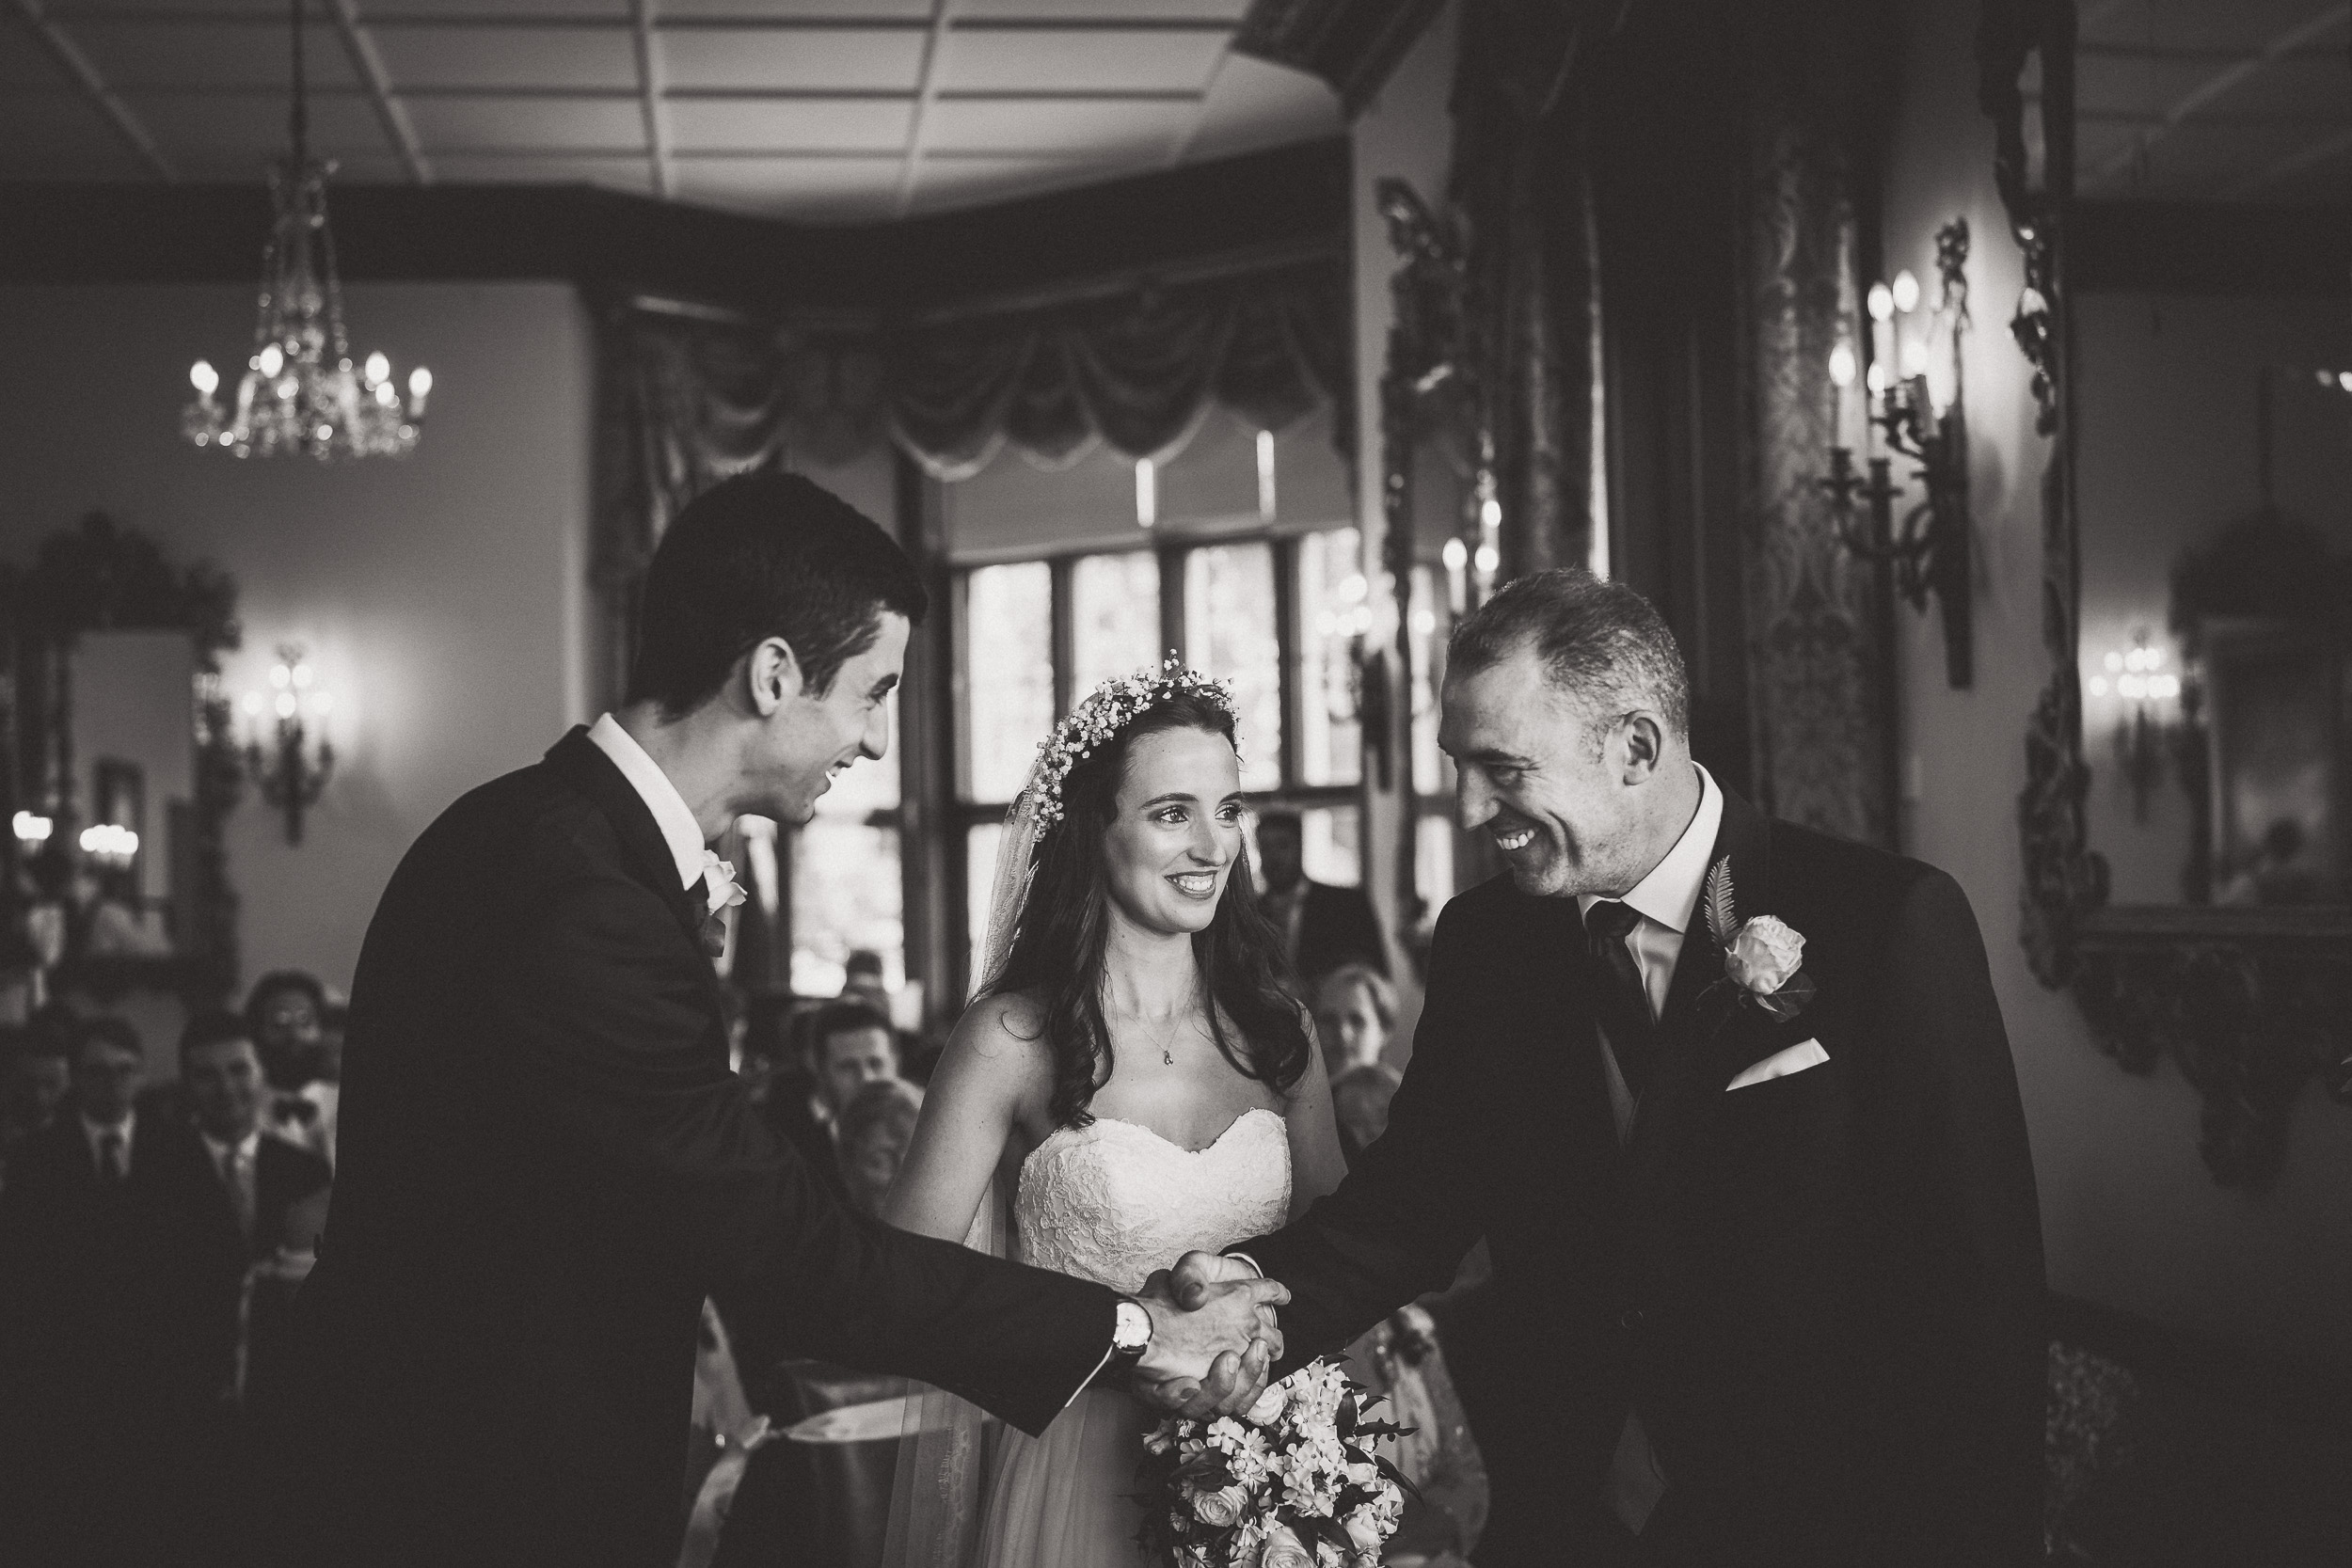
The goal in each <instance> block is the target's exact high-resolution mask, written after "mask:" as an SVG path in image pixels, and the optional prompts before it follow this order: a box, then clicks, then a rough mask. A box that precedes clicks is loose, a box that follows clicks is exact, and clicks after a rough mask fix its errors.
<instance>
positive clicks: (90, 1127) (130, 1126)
mask: <svg viewBox="0 0 2352 1568" xmlns="http://www.w3.org/2000/svg"><path fill="white" fill-rule="evenodd" d="M75 1119H76V1120H78V1121H80V1122H81V1124H82V1136H83V1137H84V1138H85V1139H87V1141H88V1143H89V1148H90V1153H92V1154H93V1155H95V1154H96V1153H97V1152H98V1145H99V1141H100V1140H101V1139H103V1138H104V1137H105V1136H106V1134H107V1133H109V1132H119V1133H120V1134H121V1135H122V1148H123V1151H124V1152H125V1153H126V1154H128V1153H129V1151H130V1148H131V1134H132V1133H133V1132H135V1131H137V1129H138V1120H139V1113H138V1111H137V1110H136V1108H134V1109H132V1110H128V1111H125V1112H124V1113H123V1114H122V1119H121V1120H120V1121H92V1120H90V1118H89V1117H88V1116H87V1114H85V1113H82V1112H76V1113H75Z"/></svg>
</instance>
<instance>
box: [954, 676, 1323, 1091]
mask: <svg viewBox="0 0 2352 1568" xmlns="http://www.w3.org/2000/svg"><path fill="white" fill-rule="evenodd" d="M1185 729H1192V730H1205V731H1207V732H1209V733H1210V734H1212V735H1216V736H1221V737H1223V738H1224V740H1225V741H1226V742H1227V743H1228V744H1232V740H1233V720H1232V715H1231V714H1230V713H1228V712H1226V710H1225V709H1224V708H1223V707H1221V706H1219V705H1216V703H1213V702H1211V701H1209V700H1207V699H1206V698H1202V697H1199V696H1195V695H1194V694H1192V693H1191V692H1188V691H1184V690H1182V689H1179V690H1175V691H1171V692H1170V693H1169V694H1168V695H1167V696H1166V697H1163V698H1162V699H1161V700H1160V701H1158V702H1157V703H1154V704H1153V705H1152V706H1150V707H1148V708H1146V709H1144V710H1143V712H1141V713H1140V714H1138V715H1136V717H1135V718H1134V719H1132V720H1130V721H1128V722H1127V723H1126V724H1125V725H1123V726H1121V727H1120V730H1119V732H1118V733H1117V734H1116V735H1115V736H1112V737H1111V738H1110V739H1109V740H1108V741H1106V742H1104V744H1103V745H1102V746H1101V747H1099V748H1098V749H1096V750H1095V751H1094V752H1092V753H1091V754H1090V755H1089V756H1088V757H1087V758H1086V759H1085V760H1084V761H1082V762H1080V763H1079V764H1078V765H1077V766H1076V767H1075V768H1072V769H1071V770H1070V773H1069V776H1068V777H1067V778H1065V779H1064V780H1063V781H1062V818H1061V820H1060V821H1059V822H1057V823H1055V824H1054V825H1053V826H1052V827H1051V828H1050V829H1048V830H1047V831H1046V832H1045V836H1044V837H1043V839H1042V840H1041V841H1040V843H1039V845H1038V850H1037V874H1036V877H1035V878H1034V879H1032V880H1031V882H1030V884H1029V893H1028V897H1027V898H1026V899H1025V900H1024V902H1023V905H1022V920H1021V928H1020V930H1019V932H1018V933H1017V934H1016V935H1015V936H1014V938H1013V942H1012V951H1011V952H1010V953H1009V954H1007V955H1006V957H1005V967H1004V969H1003V971H1002V972H1001V973H1000V974H997V975H996V976H995V977H994V979H993V980H992V981H991V982H990V984H989V987H988V990H987V991H986V994H987V995H990V996H1011V995H1015V994H1030V995H1033V996H1035V997H1036V998H1038V999H1039V1000H1040V1001H1041V1003H1042V1004H1043V1007H1044V1017H1043V1020H1042V1032H1043V1035H1044V1038H1045V1041H1046V1044H1047V1046H1048V1048H1049V1049H1050V1050H1051V1051H1052V1053H1053V1059H1054V1090H1053V1096H1052V1099H1051V1100H1050V1101H1049V1102H1048V1105H1049V1109H1050V1110H1051V1112H1052V1115H1053V1117H1054V1124H1055V1125H1056V1126H1057V1127H1084V1126H1086V1125H1087V1124H1088V1123H1089V1122H1091V1121H1092V1120H1093V1119H1094V1117H1093V1115H1092V1114H1091V1113H1090V1112H1089V1110H1088V1109H1087V1107H1088V1105H1089V1103H1090V1102H1091V1101H1093V1099H1094V1090H1095V1085H1096V1084H1097V1083H1098V1082H1099V1081H1104V1080H1107V1079H1108V1078H1109V1077H1110V1073H1111V1066H1112V1054H1111V1037H1110V1029H1109V1027H1108V1026H1107V1025H1106V1024H1105V1023H1104V1020H1103V949H1104V943H1105V942H1106V941H1107V940H1108V937H1109V932H1110V908H1109V905H1110V895H1109V893H1108V891H1107V882H1108V879H1107V877H1106V875H1105V870H1106V868H1105V866H1104V854H1103V841H1104V836H1105V835H1106V834H1107V833H1108V832H1110V828H1111V823H1112V821H1113V819H1114V818H1115V817H1116V816H1117V814H1118V798H1119V787H1120V784H1122V783H1123V782H1124V781H1125V779H1126V776H1127V757H1128V753H1129V752H1130V751H1131V750H1132V749H1133V748H1134V745H1135V743H1136V741H1137V740H1138V739H1140V738H1142V737H1143V736H1147V735H1157V734H1159V733H1160V732H1162V731H1164V730H1185ZM1192 952H1193V958H1194V959H1195V960H1196V961H1197V962H1198V963H1199V965H1200V981H1201V989H1202V990H1204V991H1205V992H1206V993H1207V995H1206V997H1205V998H1204V1000H1206V1001H1208V1002H1209V1003H1211V1004H1212V1005H1211V1006H1209V1007H1208V1008H1207V1012H1208V1016H1209V1031H1210V1036H1211V1037H1212V1038H1214V1039H1215V1040H1216V1048H1217V1050H1218V1052H1219V1053H1222V1054H1223V1055H1224V1057H1225V1059H1226V1060H1227V1061H1228V1062H1230V1063H1232V1067H1233V1070H1234V1071H1236V1072H1238V1073H1240V1074H1241V1075H1242V1076H1243V1077H1245V1078H1254V1079H1256V1080H1257V1081H1258V1082H1260V1083H1262V1084H1264V1085H1268V1086H1270V1087H1272V1088H1273V1089H1275V1090H1276V1091H1277V1092H1279V1093H1287V1092H1289V1090H1290V1088H1291V1086H1292V1085H1295V1084H1296V1083H1297V1082H1298V1080H1299V1078H1300V1077H1301V1076H1302V1075H1303V1074H1304V1073H1305V1072H1306V1070H1307V1056H1308V1053H1309V1051H1310V1049H1311V1047H1310V1046H1309V1044H1308V1041H1307V1025H1306V1019H1305V1011H1304V1009H1303V1008H1302V1007H1301V1006H1299V1004H1298V1003H1297V1001H1296V1000H1295V999H1294V998H1293V997H1292V995H1291V994H1290V992H1289V991H1287V990H1284V989H1283V986H1282V983H1281V971H1282V968H1283V961H1282V958H1281V947H1280V943H1279V942H1278V941H1277V940H1276V937H1275V934H1274V927H1273V926H1272V924H1271V923H1269V922H1268V921H1267V919H1266V917H1265V915H1264V914H1263V912H1262V911H1260V910H1259V908H1258V895H1257V885H1256V882H1255V880H1254V879H1252V877H1251V875H1250V867H1249V860H1248V856H1247V855H1240V856H1236V857H1235V858H1234V861H1233V864H1232V870H1231V871H1229V872H1228V873H1227V874H1226V879H1225V891H1224V895H1223V896H1221V897H1220V898H1218V900H1217V904H1216V915H1215V916H1213V917H1212V918H1211V919H1210V921H1209V924H1208V927H1207V928H1206V929H1205V930H1200V931H1196V932H1194V933H1193V937H1192ZM1228 1020H1230V1021H1231V1022H1232V1026H1233V1028H1234V1029H1236V1030H1238V1031H1239V1032H1240V1035H1241V1037H1240V1038H1239V1039H1234V1038H1233V1037H1232V1035H1231V1034H1230V1033H1229V1031H1228V1030H1227V1028H1226V1022H1227V1021H1228Z"/></svg>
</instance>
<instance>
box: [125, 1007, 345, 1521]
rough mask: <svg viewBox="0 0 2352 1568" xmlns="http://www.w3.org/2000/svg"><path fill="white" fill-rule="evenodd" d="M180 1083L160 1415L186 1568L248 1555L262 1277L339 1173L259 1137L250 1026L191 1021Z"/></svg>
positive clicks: (306, 1232) (292, 1249) (293, 1243)
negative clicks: (171, 1452)
mask: <svg viewBox="0 0 2352 1568" xmlns="http://www.w3.org/2000/svg"><path fill="white" fill-rule="evenodd" d="M180 1076H181V1078H182V1080H183V1083H184V1084H185V1085H187V1098H188V1102H189V1105H190V1107H191V1109H192V1110H193V1111H194V1114H195V1122H196V1126H195V1136H194V1137H193V1138H191V1139H188V1140H186V1141H185V1142H184V1143H183V1144H182V1145H181V1146H180V1148H178V1149H176V1150H174V1151H173V1153H174V1156H175V1157H173V1158H171V1159H170V1160H169V1161H168V1163H167V1165H166V1167H165V1168H164V1169H163V1170H161V1171H159V1173H158V1175H159V1179H160V1180H162V1181H163V1182H164V1183H165V1184H166V1185H167V1188H168V1189H169V1190H168V1192H167V1195H166V1196H167V1202H168V1206H169V1212H170V1215H171V1225H172V1227H173V1228H172V1234H171V1235H170V1236H169V1237H168V1238H167V1246H168V1249H169V1254H170V1257H169V1263H170V1274H171V1288H170V1291H169V1292H168V1295H167V1303H168V1309H169V1314H170V1322H169V1324H168V1326H167V1342H168V1344H169V1346H170V1354H171V1355H172V1360H173V1366H172V1374H173V1375H172V1378H171V1389H170V1398H169V1400H168V1409H167V1412H164V1413H163V1414H165V1416H166V1418H167V1419H168V1420H169V1421H170V1422H171V1423H172V1431H173V1437H174V1442H173V1447H174V1449H176V1450H177V1452H176V1461H177V1463H175V1464H174V1465H172V1467H171V1471H170V1474H171V1477H172V1480H173V1481H174V1482H175V1484H174V1485H173V1486H172V1487H171V1496H170V1504H169V1511H168V1513H167V1541H168V1544H169V1546H170V1549H171V1551H172V1553H173V1554H174V1560H176V1561H181V1562H187V1563H191V1564H194V1563H221V1564H228V1563H234V1562H242V1561H244V1560H246V1559H247V1558H248V1557H249V1556H250V1555H251V1552H252V1548H253V1545H254V1542H253V1540H252V1537H251V1533H250V1532H251V1528H252V1521H253V1520H254V1519H255V1518H256V1517H257V1516H258V1514H259V1508H260V1502H261V1499H260V1497H258V1496H257V1495H256V1493H255V1491H254V1485H255V1457H254V1456H255V1454H256V1452H257V1451H258V1448H259V1445H258V1443H257V1441H256V1433H255V1432H254V1430H253V1424H254V1421H255V1420H256V1419H265V1418H266V1416H267V1412H266V1409H265V1408H261V1406H264V1405H265V1403H266V1402H265V1401H261V1402H257V1401H254V1400H252V1399H251V1398H250V1396H251V1395H253V1394H254V1393H255V1391H256V1388H257V1385H265V1381H266V1380H262V1379H255V1378H253V1377H250V1376H249V1375H248V1373H249V1371H251V1370H253V1369H254V1365H255V1363H256V1362H257V1360H258V1361H264V1362H265V1361H266V1360H267V1359H268V1348H269V1347H268V1345H267V1343H266V1338H265V1336H266V1332H267V1329H268V1328H269V1327H270V1326H271V1325H273V1324H274V1323H275V1321H276V1320H275V1319H274V1318H273V1316H272V1314H271V1311H270V1307H271V1305H272V1302H271V1300H270V1298H268V1297H267V1296H266V1295H265V1294H262V1293H261V1292H262V1291H265V1289H266V1287H265V1286H264V1285H263V1284H262V1281H261V1280H259V1279H257V1278H256V1277H255V1271H256V1268H257V1266H260V1267H261V1268H262V1270H263V1272H264V1273H266V1272H267V1269H268V1268H269V1266H271V1265H273V1264H277V1263H278V1262H279V1261H280V1259H285V1258H288V1257H290V1256H291V1255H300V1254H307V1253H309V1252H310V1250H311V1249H312V1248H313V1247H314V1246H315V1245H316V1244H317V1240H318V1233H319V1230H320V1228H321V1227H323V1226H324V1225H325V1224H326V1198H327V1189H328V1180H329V1176H328V1171H327V1166H326V1161H324V1160H322V1159H320V1158H319V1157H318V1156H317V1155H315V1154H312V1153H310V1151H309V1150H307V1149H302V1148H295V1147H294V1145H292V1144H289V1143H286V1142H285V1141H283V1140H282V1139H279V1138H277V1137H274V1136H271V1135H270V1134H268V1133H266V1132H263V1131H262V1106H263V1104H264V1102H265V1101H266V1100H267V1099H268V1095H269V1089H268V1085H267V1084H266V1082H265V1081H264V1079H263V1075H262V1059H261V1053H260V1052H259V1051H257V1050H256V1049H255V1047H254V1043H253V1039H252V1035H251V1031H250V1030H248V1029H247V1028H246V1023H245V1021H244V1020H242V1019H240V1018H238V1017H237V1016H236V1015H235V1014H233V1013H227V1012H218V1013H199V1014H198V1015H197V1016H196V1017H195V1018H193V1019H191V1020H190V1021H189V1022H188V1025H187V1028H186V1029H185V1030H184V1031H183V1033H182V1035H181V1037H180ZM283 1272H285V1273H286V1274H288V1275H294V1274H295V1273H296V1272H297V1271H296V1269H294V1267H291V1266H289V1267H287V1268H286V1269H285V1270H284V1271H283ZM282 1299H283V1292H282V1291H280V1293H279V1296H278V1303H279V1304H281V1305H282ZM257 1339H262V1341H263V1342H262V1343H261V1344H259V1345H258V1346H257V1342H256V1341H257Z"/></svg>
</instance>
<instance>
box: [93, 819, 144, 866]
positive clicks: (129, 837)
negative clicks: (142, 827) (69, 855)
mask: <svg viewBox="0 0 2352 1568" xmlns="http://www.w3.org/2000/svg"><path fill="white" fill-rule="evenodd" d="M82 854H83V855H84V857H86V858H87V860H88V861H89V863H91V864H92V865H94V866H96V867H98V869H99V870H101V871H127V870H129V869H130V867H131V863H132V862H134V861H135V860H137V859H138V858H139V835H138V834H137V833H135V832H133V831H132V830H131V829H129V828H126V827H124V826H123V825H122V824H121V823H119V822H98V823H93V824H92V825H90V826H89V827H87V828H84V829H83V830H82Z"/></svg>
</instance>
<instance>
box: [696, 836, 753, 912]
mask: <svg viewBox="0 0 2352 1568" xmlns="http://www.w3.org/2000/svg"><path fill="white" fill-rule="evenodd" d="M703 896H704V898H705V899H706V900H707V901H708V903H709V906H710V907H709V908H708V909H707V911H704V912H705V915H706V917H707V916H708V915H714V914H717V913H718V912H719V911H722V910H731V909H733V908H735V907H736V906H737V905H738V904H740V903H742V902H743V901H744V900H745V899H747V898H749V897H750V896H751V895H750V894H747V893H745V892H744V891H743V887H742V884H741V883H739V882H738V881H737V880H736V879H735V863H734V862H733V861H723V860H721V859H720V858H719V852H718V851H717V850H716V849H706V850H704V851H703Z"/></svg>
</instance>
